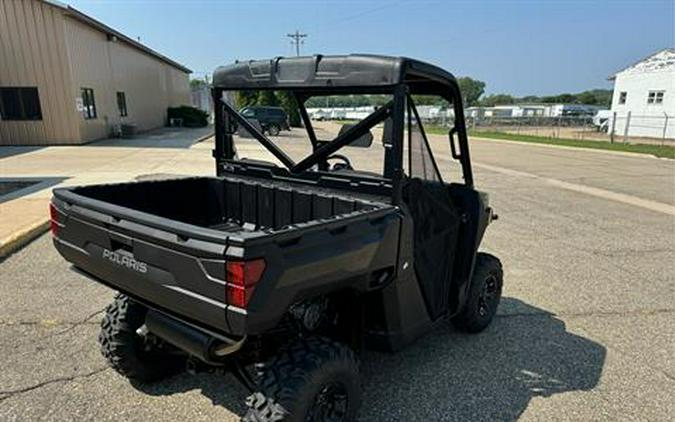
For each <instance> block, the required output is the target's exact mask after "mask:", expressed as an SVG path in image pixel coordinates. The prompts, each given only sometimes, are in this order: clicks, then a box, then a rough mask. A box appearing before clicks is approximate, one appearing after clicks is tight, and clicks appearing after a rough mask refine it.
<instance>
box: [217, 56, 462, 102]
mask: <svg viewBox="0 0 675 422" xmlns="http://www.w3.org/2000/svg"><path fill="white" fill-rule="evenodd" d="M401 83H406V84H408V85H409V86H410V87H411V88H410V90H411V92H412V93H417V94H424V93H429V94H431V93H438V90H443V88H446V89H447V87H456V81H455V77H454V76H452V74H451V73H449V72H446V71H445V70H443V69H441V68H440V67H437V66H434V65H432V64H428V63H425V62H421V61H419V60H414V59H409V58H406V57H390V56H377V55H369V54H350V55H342V56H322V55H315V56H305V57H276V58H274V59H270V60H250V61H240V62H235V63H234V64H231V65H228V66H221V67H218V68H217V69H216V70H215V72H213V86H214V87H215V88H222V89H227V90H239V89H242V90H244V89H298V90H308V91H313V90H320V91H330V90H332V89H338V90H339V89H355V88H356V89H358V88H375V89H377V88H386V87H392V86H395V85H399V84H401Z"/></svg>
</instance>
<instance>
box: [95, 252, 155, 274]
mask: <svg viewBox="0 0 675 422" xmlns="http://www.w3.org/2000/svg"><path fill="white" fill-rule="evenodd" d="M103 258H104V259H108V260H110V261H111V262H114V263H115V264H117V265H121V266H123V267H127V268H129V269H131V270H134V271H138V272H139V273H146V272H148V265H147V264H146V263H145V262H140V261H136V260H135V259H133V258H132V257H130V256H126V255H122V254H119V253H117V252H113V251H109V250H108V249H103Z"/></svg>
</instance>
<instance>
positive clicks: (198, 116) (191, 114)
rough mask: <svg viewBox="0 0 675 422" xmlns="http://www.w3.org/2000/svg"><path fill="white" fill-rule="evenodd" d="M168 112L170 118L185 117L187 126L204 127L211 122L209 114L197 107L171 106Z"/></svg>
mask: <svg viewBox="0 0 675 422" xmlns="http://www.w3.org/2000/svg"><path fill="white" fill-rule="evenodd" d="M167 114H168V116H169V120H170V119H183V126H185V127H204V126H206V125H208V124H209V121H208V118H209V114H208V113H207V112H205V111H202V110H200V109H198V108H195V107H190V106H186V105H183V106H180V107H169V108H168V109H167Z"/></svg>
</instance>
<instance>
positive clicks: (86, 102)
mask: <svg viewBox="0 0 675 422" xmlns="http://www.w3.org/2000/svg"><path fill="white" fill-rule="evenodd" d="M81 93H82V105H83V106H84V108H83V109H82V114H83V115H84V118H85V119H87V120H89V119H95V118H96V101H95V100H94V90H93V89H91V88H82V89H81Z"/></svg>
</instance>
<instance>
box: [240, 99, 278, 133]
mask: <svg viewBox="0 0 675 422" xmlns="http://www.w3.org/2000/svg"><path fill="white" fill-rule="evenodd" d="M240 113H241V115H242V116H244V117H246V118H247V119H249V120H257V121H258V122H259V123H260V127H261V128H262V130H263V133H265V132H267V133H269V134H270V135H271V136H277V135H278V134H279V132H280V131H281V129H284V130H291V127H290V126H289V124H288V114H286V112H285V111H284V109H283V108H281V107H262V106H253V107H245V108H243V109H242V110H241V112H240Z"/></svg>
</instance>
